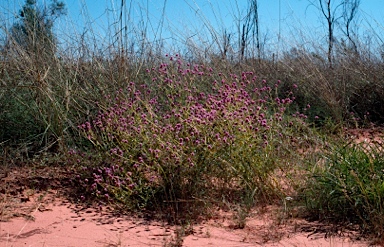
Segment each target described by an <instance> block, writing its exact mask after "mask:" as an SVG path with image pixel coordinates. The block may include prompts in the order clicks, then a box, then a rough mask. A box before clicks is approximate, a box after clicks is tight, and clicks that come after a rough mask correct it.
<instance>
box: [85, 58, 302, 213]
mask: <svg viewBox="0 0 384 247" xmlns="http://www.w3.org/2000/svg"><path fill="white" fill-rule="evenodd" d="M169 59H170V62H169V63H161V64H160V65H159V66H158V67H153V68H149V69H147V70H146V77H145V78H144V80H143V82H142V83H140V84H137V83H135V82H129V83H128V84H127V87H126V88H125V89H121V90H119V91H118V92H116V95H115V96H113V97H111V96H108V97H106V98H107V102H108V104H106V106H104V107H102V106H100V111H99V113H98V114H97V115H96V116H95V117H94V119H93V121H92V122H86V123H84V124H81V125H80V126H79V128H80V129H81V131H82V133H83V134H84V136H85V137H86V138H87V139H88V140H89V141H90V142H91V143H92V144H93V145H94V146H95V147H97V148H98V150H99V156H98V157H99V162H98V163H96V165H94V166H93V167H89V166H88V167H85V168H84V169H85V172H84V174H82V176H81V178H80V180H81V181H82V183H83V185H84V187H86V188H87V190H88V191H89V192H91V193H93V194H94V195H96V196H99V197H103V198H105V199H108V200H111V198H113V199H117V200H119V201H122V202H127V201H132V199H133V198H136V199H137V198H139V201H140V203H141V205H143V206H148V205H147V204H148V202H149V201H151V200H156V199H159V198H161V200H162V201H177V200H181V199H191V198H204V199H207V198H208V197H209V192H208V191H209V190H210V189H212V188H215V187H217V186H219V185H220V186H224V187H233V188H236V189H238V190H243V191H245V192H247V193H248V192H249V193H250V194H252V195H259V196H265V194H267V193H270V191H271V189H272V190H273V189H274V187H276V184H275V183H274V181H273V179H271V175H272V173H273V171H274V170H275V169H276V168H277V167H278V166H279V164H280V163H281V159H282V157H283V156H284V154H283V153H284V148H283V146H284V143H285V142H287V141H289V138H288V135H289V133H291V132H292V130H293V129H295V128H296V127H297V125H303V124H305V118H306V116H305V115H304V114H302V113H297V114H296V113H295V114H293V115H291V114H287V108H289V106H290V105H291V104H292V102H293V101H294V96H293V93H292V92H287V96H286V97H284V98H281V97H278V96H277V89H278V87H279V85H280V81H278V82H277V83H275V84H274V85H273V86H269V85H268V83H267V81H265V80H260V79H258V78H257V76H255V74H254V72H251V71H248V72H242V73H240V74H234V73H226V72H215V71H214V70H213V69H212V68H210V67H208V66H204V65H194V64H189V63H185V62H184V61H183V60H182V58H181V57H179V56H176V57H170V58H169Z"/></svg>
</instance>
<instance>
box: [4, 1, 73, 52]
mask: <svg viewBox="0 0 384 247" xmlns="http://www.w3.org/2000/svg"><path fill="white" fill-rule="evenodd" d="M65 13H66V8H65V4H64V3H63V2H59V1H57V0H53V1H52V3H51V4H50V5H49V7H44V8H39V7H38V6H37V3H36V0H26V2H25V4H24V6H23V7H22V9H21V10H20V13H19V21H18V22H16V23H15V24H14V25H13V27H12V28H11V30H10V40H11V41H12V40H14V41H15V43H16V44H17V45H19V46H20V47H22V48H23V49H24V50H25V51H27V52H29V53H31V54H36V53H37V52H40V54H39V55H42V52H43V53H44V54H46V53H49V54H51V55H53V53H54V52H55V49H56V48H55V46H56V40H55V37H54V34H53V30H52V28H53V24H54V21H55V20H56V19H57V18H58V17H60V16H61V15H63V14H65ZM8 42H9V41H8Z"/></svg>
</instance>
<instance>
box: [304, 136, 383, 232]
mask: <svg viewBox="0 0 384 247" xmlns="http://www.w3.org/2000/svg"><path fill="white" fill-rule="evenodd" d="M383 181H384V155H383V152H382V145H381V144H379V143H373V142H372V143H370V144H369V145H367V144H366V143H365V144H348V145H344V146H342V147H337V148H335V149H334V150H333V151H332V152H331V153H330V154H329V155H327V156H326V159H325V162H324V164H322V165H319V166H317V167H316V169H314V171H313V176H312V177H311V178H310V179H309V182H308V184H307V185H306V189H305V192H306V196H307V207H308V209H309V211H310V212H311V213H312V215H316V216H318V217H319V218H320V219H326V220H331V221H334V222H339V223H340V222H350V223H356V224H358V225H360V230H361V231H362V232H365V233H375V234H377V236H382V234H383V233H384V228H383V226H384V218H383V217H382V216H383V213H384V182H383Z"/></svg>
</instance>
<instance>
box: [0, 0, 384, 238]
mask: <svg viewBox="0 0 384 247" xmlns="http://www.w3.org/2000/svg"><path fill="white" fill-rule="evenodd" d="M252 2H253V3H257V1H252ZM325 2H328V1H325ZM251 6H253V5H251ZM63 14H65V5H64V4H63V3H61V2H58V1H53V2H52V4H51V5H50V6H49V7H47V8H38V5H37V3H36V2H35V1H32V0H27V1H26V3H25V5H24V6H23V7H22V10H21V12H20V19H19V20H20V21H19V22H17V23H15V24H14V25H13V26H12V28H10V29H9V30H2V31H3V34H4V35H5V37H6V39H5V42H4V44H3V46H2V49H1V53H0V80H1V88H0V109H1V111H0V145H1V146H0V151H1V152H2V155H3V157H4V158H3V160H4V164H6V163H7V162H8V159H9V163H10V164H14V165H16V164H17V165H20V164H24V165H28V164H29V162H30V161H32V160H33V161H34V162H36V160H39V157H43V158H44V157H46V155H47V154H50V155H52V156H49V157H51V159H52V160H53V161H55V162H56V161H58V160H59V161H60V162H63V161H65V163H66V165H70V166H72V167H73V168H75V169H76V171H77V176H76V177H75V178H74V180H73V183H74V184H76V185H81V186H78V188H79V190H78V193H79V194H78V195H80V197H81V199H82V200H100V201H103V202H108V203H111V204H114V205H119V206H122V205H123V206H124V208H125V209H127V210H138V209H139V210H144V209H145V210H156V209H163V210H164V212H166V213H165V214H166V215H168V216H170V217H171V218H172V219H173V220H178V219H179V218H182V217H186V216H187V217H194V216H196V213H198V212H200V213H201V212H208V211H209V209H212V208H213V207H212V206H213V205H215V206H219V207H227V206H228V205H238V206H239V208H241V210H240V211H241V212H240V211H239V214H240V215H243V218H242V221H239V226H240V227H241V226H243V224H244V222H245V218H246V213H247V211H248V210H249V209H250V208H251V207H252V206H254V205H256V204H258V203H272V202H279V201H281V199H284V198H286V197H288V196H289V197H290V198H295V199H294V200H297V203H298V204H305V205H306V206H307V211H308V212H311V213H312V214H314V213H315V215H316V216H317V218H322V219H328V220H336V221H340V222H352V223H357V224H359V225H360V226H361V230H362V231H363V232H365V233H373V234H375V235H376V236H382V235H383V224H382V223H383V220H382V218H381V214H382V213H383V210H384V201H383V196H384V187H383V183H382V181H383V164H384V163H383V158H384V157H383V154H382V152H381V148H382V146H381V144H380V143H379V142H377V143H375V142H372V143H371V146H370V147H366V146H363V145H355V144H353V143H350V142H346V141H345V136H346V133H347V132H345V129H346V128H350V127H353V128H355V127H362V126H364V127H372V126H374V125H381V124H383V123H384V88H383V87H384V84H383V81H384V60H383V57H382V56H381V54H383V53H382V51H380V50H375V49H374V48H373V47H369V46H364V45H363V42H362V40H359V39H358V37H355V38H353V40H352V38H351V37H347V38H348V39H346V40H347V41H346V42H339V43H333V44H332V45H333V46H332V49H333V50H332V51H331V52H329V50H326V51H323V50H322V49H321V46H320V45H319V46H317V47H316V46H314V47H311V48H307V47H305V46H297V47H291V48H290V49H288V50H287V51H285V52H284V54H283V55H282V56H280V57H279V58H278V59H275V58H274V57H270V56H266V55H263V54H261V53H260V52H261V51H260V49H261V48H260V46H259V45H258V46H256V48H255V50H256V51H257V53H255V54H256V55H255V56H251V55H249V56H246V54H247V51H248V52H249V53H251V52H250V51H251V49H252V47H251V45H250V43H247V47H245V46H244V44H245V43H244V42H245V41H246V40H245V38H244V37H248V36H246V35H245V36H244V35H243V38H244V40H243V41H244V42H243V43H242V44H243V46H240V47H239V52H238V53H234V54H235V55H236V54H237V56H233V54H232V55H230V54H228V52H227V50H225V49H220V48H219V49H217V50H216V51H215V50H212V51H210V52H208V53H207V54H206V55H205V57H202V56H201V54H200V53H199V50H204V49H203V48H201V47H200V48H199V49H198V47H188V50H189V51H191V50H192V51H195V52H196V53H192V54H191V53H188V55H187V54H183V53H182V52H179V51H180V50H182V48H181V47H175V48H173V49H172V52H171V53H172V54H169V55H168V54H167V51H166V50H165V48H163V49H162V46H160V45H159V46H158V47H157V46H155V44H147V43H145V42H142V43H140V45H138V44H135V45H134V46H135V48H136V49H139V48H138V47H140V50H139V51H138V52H131V51H130V50H128V49H125V47H126V45H123V41H124V40H123V39H122V38H121V40H120V41H121V42H118V43H117V44H115V43H113V44H111V45H109V46H108V47H109V48H108V50H105V51H103V52H101V51H94V50H92V48H91V47H92V46H91V44H89V45H88V46H87V44H85V43H84V40H78V41H76V42H74V43H71V45H73V46H74V48H73V49H72V50H75V48H76V49H77V50H78V51H80V52H79V53H78V54H77V55H76V56H74V55H73V54H71V53H70V52H68V51H66V50H64V49H63V48H61V47H60V46H59V45H58V41H59V40H60V37H56V36H55V35H54V33H53V26H54V21H55V20H56V19H57V18H59V17H60V16H62V15H63ZM253 14H255V13H253ZM249 16H252V18H253V19H252V20H255V18H256V16H255V15H249ZM126 24H127V23H126ZM247 25H249V24H247ZM248 27H249V28H248V29H249V30H252V28H254V27H253V26H248ZM215 37H218V36H215ZM340 40H341V38H340ZM228 41H229V39H227V37H226V36H224V39H223V40H222V41H221V40H216V42H217V43H220V42H223V44H225V45H223V47H226V46H227V45H228V44H227V42H228ZM348 41H349V42H348ZM352 41H353V42H352ZM130 42H132V43H134V42H139V41H138V40H135V41H130ZM247 42H248V41H247ZM259 42H260V41H259V40H258V42H257V44H258V43H259ZM352 44H353V46H352ZM183 45H184V46H185V47H187V46H188V42H187V41H186V42H185V44H183ZM193 48H194V49H193ZM245 48H247V49H245ZM168 50H169V49H168ZM330 56H331V59H330ZM53 157H54V158H53ZM43 158H41V159H43ZM6 159H7V160H6ZM53 161H52V162H48V164H50V165H55V162H53ZM44 162H45V164H46V163H47V162H46V161H44ZM7 164H8V163H7ZM296 198H297V199H296ZM201 209H204V210H205V211H201ZM244 212H245V213H244Z"/></svg>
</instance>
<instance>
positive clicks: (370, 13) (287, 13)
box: [0, 0, 384, 46]
mask: <svg viewBox="0 0 384 247" xmlns="http://www.w3.org/2000/svg"><path fill="white" fill-rule="evenodd" d="M44 1H45V2H49V1H48V0H39V2H41V3H44ZM63 1H64V2H65V3H66V6H67V8H68V15H67V16H66V17H65V18H63V19H62V20H60V23H59V26H60V28H59V30H60V31H61V32H62V34H64V35H65V34H67V35H68V36H71V35H75V33H77V35H79V34H81V33H82V32H83V31H84V30H89V29H90V28H91V29H92V32H93V34H94V35H95V36H96V37H97V38H98V39H100V40H103V39H104V38H105V37H107V36H108V35H107V34H113V33H114V32H115V30H114V29H113V28H112V27H113V23H114V22H115V21H116V20H117V19H118V17H119V10H120V4H121V0H63ZM337 1H339V0H337ZM125 2H126V5H125V15H124V18H125V19H123V20H124V21H127V20H128V18H129V20H130V21H131V22H132V23H133V24H132V25H129V27H128V29H127V30H128V32H130V33H132V34H135V35H137V34H138V33H140V30H143V29H145V30H147V36H146V39H147V40H148V41H151V40H154V39H162V40H164V41H165V42H168V43H175V44H177V43H178V42H185V40H186V38H188V37H198V40H199V41H201V42H203V43H204V42H205V41H204V37H207V36H210V35H211V33H210V32H209V30H210V28H213V29H214V30H215V32H216V34H217V35H221V34H222V33H223V32H224V29H225V30H226V31H227V33H236V32H237V22H236V18H238V17H239V16H243V14H244V13H245V10H246V8H247V1H246V0H125ZM314 2H315V3H317V2H318V1H317V0H314ZM23 3H24V0H23V1H22V0H14V1H9V0H0V19H10V18H11V17H12V15H15V14H16V13H17V10H18V9H20V6H22V5H23ZM164 3H165V7H164ZM258 5H259V20H260V29H261V35H262V37H264V38H265V39H266V40H269V41H270V44H271V45H277V44H276V42H277V40H278V39H277V37H278V34H279V33H280V34H281V36H280V37H281V39H280V40H279V44H278V45H282V46H283V45H285V44H287V43H289V44H294V43H303V42H304V43H305V42H307V41H308V40H321V39H325V37H326V26H325V23H324V17H323V16H322V15H321V13H320V11H319V9H317V8H316V6H312V5H310V3H309V0H259V1H258ZM129 9H130V10H131V11H129ZM383 9H384V1H383V0H361V5H360V10H359V14H358V19H357V21H358V26H359V34H361V35H366V34H368V33H370V32H371V34H372V32H376V34H378V35H379V36H382V35H381V34H382V33H383V31H384V12H383V11H382V10H383ZM128 13H130V16H129V17H128ZM163 14H164V15H163ZM127 23H128V21H127ZM207 24H208V25H207ZM115 27H118V26H115ZM159 27H163V28H162V29H160V28H159ZM195 42H196V41H195Z"/></svg>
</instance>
